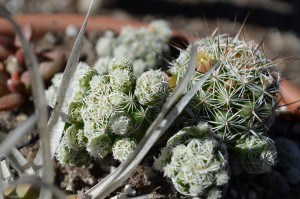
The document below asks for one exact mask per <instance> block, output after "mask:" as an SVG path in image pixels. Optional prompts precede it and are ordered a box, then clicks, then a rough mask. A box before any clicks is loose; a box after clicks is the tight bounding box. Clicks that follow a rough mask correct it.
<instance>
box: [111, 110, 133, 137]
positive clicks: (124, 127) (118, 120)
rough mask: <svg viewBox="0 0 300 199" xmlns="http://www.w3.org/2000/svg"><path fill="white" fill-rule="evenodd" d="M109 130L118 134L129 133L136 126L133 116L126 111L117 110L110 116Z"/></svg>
mask: <svg viewBox="0 0 300 199" xmlns="http://www.w3.org/2000/svg"><path fill="white" fill-rule="evenodd" d="M108 126H109V127H108V128H109V131H110V132H111V133H114V134H116V135H122V136H125V135H128V134H129V133H131V131H132V130H133V128H134V124H133V120H132V118H131V117H130V116H129V115H128V114H126V113H125V112H116V113H115V114H113V115H112V116H111V117H110V120H109V125H108Z"/></svg>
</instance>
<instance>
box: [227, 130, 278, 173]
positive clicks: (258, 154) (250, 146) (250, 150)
mask: <svg viewBox="0 0 300 199" xmlns="http://www.w3.org/2000/svg"><path fill="white" fill-rule="evenodd" d="M233 154H234V156H235V157H236V158H237V160H238V161H239V162H240V164H241V166H242V167H243V168H244V170H246V171H247V172H248V173H250V174H259V173H266V172H270V171H271V168H272V166H273V165H274V163H275V160H276V158H277V151H276V147H275V145H274V142H273V140H271V139H270V138H268V137H265V136H255V135H250V136H247V137H245V138H241V139H239V140H237V141H236V143H235V144H234V148H233Z"/></svg>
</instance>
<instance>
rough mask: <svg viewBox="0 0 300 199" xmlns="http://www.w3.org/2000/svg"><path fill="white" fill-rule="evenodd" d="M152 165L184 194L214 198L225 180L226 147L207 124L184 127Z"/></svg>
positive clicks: (218, 193) (219, 192) (215, 198)
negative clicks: (162, 172)
mask: <svg viewBox="0 0 300 199" xmlns="http://www.w3.org/2000/svg"><path fill="white" fill-rule="evenodd" d="M154 166H155V168H156V169H157V170H160V171H164V175H165V176H167V177H169V178H171V180H172V182H173V184H174V186H175V188H176V189H177V190H178V191H179V192H180V193H182V194H184V195H190V196H199V195H200V196H206V197H207V198H209V199H217V198H220V197H221V193H222V190H221V189H222V187H223V186H224V185H226V184H227V182H228V180H229V174H228V155H227V150H226V146H225V144H224V143H223V142H222V141H221V140H219V138H217V136H215V135H214V134H213V133H212V131H211V127H210V126H209V125H208V124H207V123H199V124H198V125H197V126H192V127H185V128H183V129H182V130H180V131H179V132H178V133H176V134H175V135H173V136H172V137H171V138H170V139H169V140H168V142H167V145H166V147H165V148H163V149H162V151H161V154H160V156H159V157H158V158H157V159H155V162H154Z"/></svg>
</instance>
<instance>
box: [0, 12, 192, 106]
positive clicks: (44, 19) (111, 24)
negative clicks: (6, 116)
mask: <svg viewBox="0 0 300 199" xmlns="http://www.w3.org/2000/svg"><path fill="white" fill-rule="evenodd" d="M84 18H85V16H84V15H77V14H25V15H16V16H14V19H15V20H16V22H17V23H18V24H19V25H20V26H21V27H23V29H24V27H25V31H24V33H25V36H26V38H27V37H28V38H32V39H38V38H41V37H42V36H43V35H45V34H46V33H47V32H50V31H55V32H62V33H64V32H65V31H66V28H67V27H68V26H69V25H73V26H75V27H76V28H78V29H80V27H81V25H82V22H83V21H84ZM28 24H30V25H28ZM128 25H130V26H131V27H134V28H140V27H146V26H147V24H146V23H142V22H138V21H133V20H121V19H114V18H110V17H103V16H93V17H90V18H89V20H88V25H87V27H86V31H87V32H92V31H98V32H104V31H107V30H111V31H114V32H115V33H117V34H118V33H120V31H121V30H122V28H123V27H124V26H128ZM0 27H1V28H0V36H1V38H2V37H3V39H2V40H1V38H0V43H1V44H2V45H4V44H6V43H7V41H8V39H6V38H4V36H7V37H11V38H12V37H15V31H14V30H13V28H12V26H11V25H10V24H9V23H8V22H7V21H6V20H4V19H2V18H0ZM26 29H27V30H26ZM172 34H173V36H172V38H171V41H170V43H172V44H177V45H178V46H179V47H185V45H186V44H187V43H188V39H187V38H188V37H187V36H186V35H185V34H183V33H181V32H178V31H175V30H174V31H173V33H172ZM15 43H16V44H18V43H20V42H19V41H18V39H16V41H15ZM4 46H5V47H7V46H8V47H9V46H12V45H4ZM0 47H1V46H0ZM0 50H1V48H0ZM4 50H6V51H7V56H8V55H9V54H10V53H9V52H8V50H7V49H4ZM2 54H3V53H2ZM4 54H5V53H4ZM19 54H20V53H19ZM19 54H17V53H16V55H15V56H17V57H20V56H19ZM21 54H22V53H21ZM23 54H24V53H23ZM23 54H22V55H23ZM56 54H57V53H56ZM60 54H61V56H60V57H63V56H64V55H63V53H60ZM7 56H6V57H5V58H7ZM18 60H19V59H18ZM61 61H62V59H60V60H59V61H58V62H59V63H53V62H48V63H41V65H40V66H41V75H42V76H43V78H44V80H45V81H47V80H49V79H51V77H52V76H53V75H54V73H56V72H59V71H61V70H62V69H61V67H53V64H54V66H55V65H58V66H60V65H61ZM0 72H1V71H0ZM49 73H50V74H49ZM3 79H4V78H3ZM0 86H2V87H3V86H5V82H2V83H1V82H0ZM7 86H8V87H9V88H10V91H11V92H15V93H18V90H22V93H27V92H28V89H29V88H30V76H29V73H28V72H27V71H26V72H24V73H23V74H22V75H21V77H20V78H17V79H15V80H14V81H10V82H9V84H7ZM20 88H21V89H20ZM24 88H25V91H23V90H24ZM0 91H1V92H0V93H2V94H1V95H0V101H1V100H2V101H3V100H4V101H5V100H7V99H10V100H14V99H15V100H16V101H15V102H14V101H11V102H10V103H4V104H3V106H0V111H1V110H7V109H12V108H14V107H19V106H21V105H22V104H19V103H21V102H22V103H23V102H24V100H20V99H19V98H16V97H15V96H14V97H11V96H9V97H7V96H5V95H4V96H2V95H3V94H6V93H7V90H3V89H2V90H1V89H0ZM1 96H2V97H1ZM5 105H8V107H6V106H5ZM13 105H15V106H13Z"/></svg>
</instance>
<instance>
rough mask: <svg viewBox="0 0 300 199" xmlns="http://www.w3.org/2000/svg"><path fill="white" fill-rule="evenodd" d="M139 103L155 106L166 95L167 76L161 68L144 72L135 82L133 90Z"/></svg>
mask: <svg viewBox="0 0 300 199" xmlns="http://www.w3.org/2000/svg"><path fill="white" fill-rule="evenodd" d="M134 94H135V96H136V97H137V99H138V101H139V103H141V104H142V105H145V106H156V105H158V104H161V103H163V102H164V101H165V99H166V97H167V96H168V80H167V76H166V74H165V73H164V72H162V71H161V70H149V71H147V72H144V73H143V74H142V75H141V76H140V77H139V78H138V79H137V82H136V88H135V91H134Z"/></svg>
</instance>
